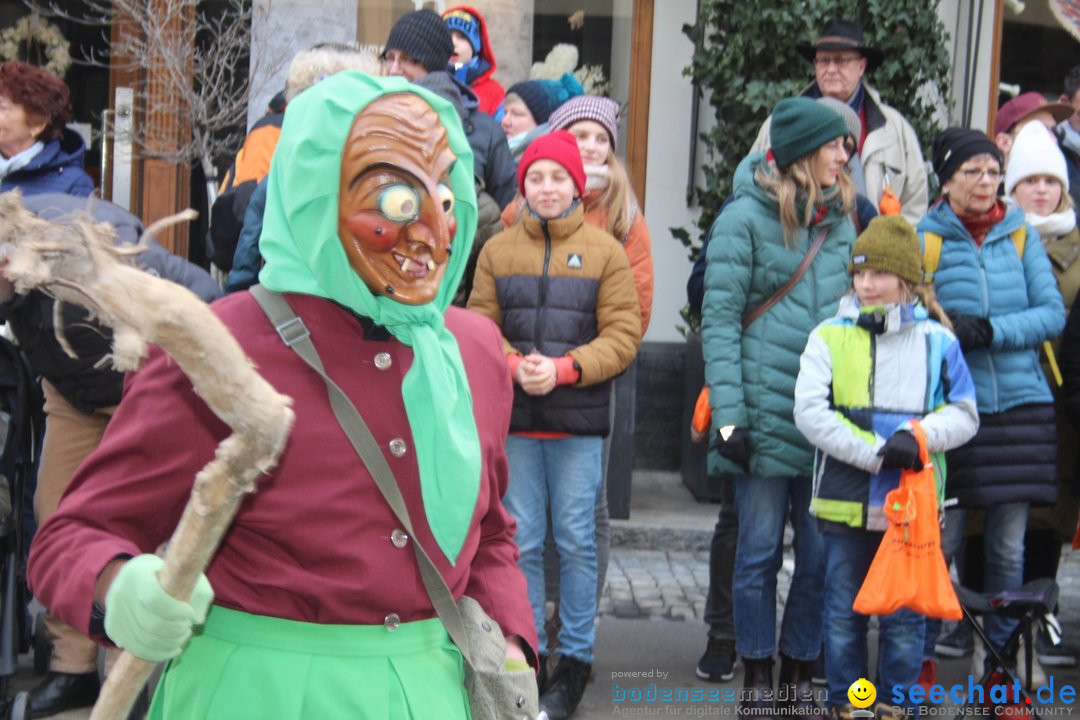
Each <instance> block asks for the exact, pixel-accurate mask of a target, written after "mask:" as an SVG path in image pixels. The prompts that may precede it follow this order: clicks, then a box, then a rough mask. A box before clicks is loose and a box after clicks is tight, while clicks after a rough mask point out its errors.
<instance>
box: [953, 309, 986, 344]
mask: <svg viewBox="0 0 1080 720" xmlns="http://www.w3.org/2000/svg"><path fill="white" fill-rule="evenodd" d="M949 319H950V320H952V324H953V334H954V335H956V339H957V340H959V341H960V349H961V350H963V351H964V352H967V351H969V350H974V349H976V348H984V347H989V346H990V341H991V340H993V339H994V326H993V325H991V324H990V321H989V320H988V319H986V318H983V317H973V316H971V315H958V316H957V317H954V318H949Z"/></svg>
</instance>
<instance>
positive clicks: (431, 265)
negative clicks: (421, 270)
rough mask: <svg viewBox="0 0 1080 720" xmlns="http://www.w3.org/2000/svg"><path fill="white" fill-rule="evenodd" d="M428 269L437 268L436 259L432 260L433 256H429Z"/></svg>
mask: <svg viewBox="0 0 1080 720" xmlns="http://www.w3.org/2000/svg"><path fill="white" fill-rule="evenodd" d="M427 269H428V270H434V269H435V261H434V260H432V259H431V258H428V261H427Z"/></svg>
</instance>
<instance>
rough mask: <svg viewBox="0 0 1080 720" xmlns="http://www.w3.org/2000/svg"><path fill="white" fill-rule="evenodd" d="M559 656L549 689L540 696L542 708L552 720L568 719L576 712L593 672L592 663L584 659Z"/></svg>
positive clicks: (549, 682)
mask: <svg viewBox="0 0 1080 720" xmlns="http://www.w3.org/2000/svg"><path fill="white" fill-rule="evenodd" d="M558 657H559V664H558V665H556V666H555V670H554V671H553V672H552V673H551V679H550V680H549V681H548V686H547V689H546V690H544V694H543V695H541V696H540V709H541V710H544V711H546V712H547V714H548V717H549V718H550V720H566V718H568V717H570V716H571V715H573V714H574V710H576V709H577V706H578V703H580V702H581V696H582V695H584V694H585V684H586V683H587V682H589V673H591V672H592V665H591V664H589V663H587V662H585V661H584V660H578V659H577V658H572V657H570V656H569V655H559V656H558Z"/></svg>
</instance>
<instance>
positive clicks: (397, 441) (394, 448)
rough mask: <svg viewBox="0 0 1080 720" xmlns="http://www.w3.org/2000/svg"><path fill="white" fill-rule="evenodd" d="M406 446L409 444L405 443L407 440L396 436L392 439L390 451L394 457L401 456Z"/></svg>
mask: <svg viewBox="0 0 1080 720" xmlns="http://www.w3.org/2000/svg"><path fill="white" fill-rule="evenodd" d="M406 447H407V446H406V445H405V441H404V440H402V439H401V438H394V439H393V440H391V441H390V453H391V454H392V455H393V456H394V457H401V456H402V455H404V454H405V450H406Z"/></svg>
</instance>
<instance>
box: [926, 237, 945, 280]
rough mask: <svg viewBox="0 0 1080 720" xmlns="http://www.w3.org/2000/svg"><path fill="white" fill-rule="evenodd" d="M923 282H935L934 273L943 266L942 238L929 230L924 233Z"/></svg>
mask: <svg viewBox="0 0 1080 720" xmlns="http://www.w3.org/2000/svg"><path fill="white" fill-rule="evenodd" d="M922 264H923V282H924V283H926V284H927V285H929V284H930V283H932V282H934V273H936V272H937V269H938V265H940V264H941V236H940V235H938V234H937V233H932V232H930V231H929V230H926V231H923V263H922Z"/></svg>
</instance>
